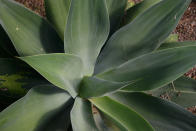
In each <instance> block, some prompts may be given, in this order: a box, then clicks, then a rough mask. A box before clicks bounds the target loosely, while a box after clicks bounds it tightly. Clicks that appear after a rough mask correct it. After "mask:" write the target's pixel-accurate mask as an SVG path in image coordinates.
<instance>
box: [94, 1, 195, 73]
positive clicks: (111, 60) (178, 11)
mask: <svg viewBox="0 0 196 131" xmlns="http://www.w3.org/2000/svg"><path fill="white" fill-rule="evenodd" d="M190 1H191V0H163V1H161V2H159V3H158V4H156V5H154V6H152V7H151V8H149V9H148V10H146V11H145V12H144V13H142V14H140V15H139V16H138V17H137V18H136V19H135V20H134V21H133V22H131V23H130V24H128V25H127V26H125V27H123V28H121V29H120V30H118V31H117V32H116V33H115V34H114V35H113V36H112V37H111V38H110V39H109V41H108V43H107V44H106V46H105V47H104V49H103V51H102V53H101V54H100V56H99V59H98V62H97V65H96V69H95V73H96V74H97V73H99V72H102V71H104V70H106V69H108V68H111V67H116V66H118V65H120V64H122V63H124V62H126V61H128V60H130V59H132V58H135V57H137V56H140V55H143V54H146V53H149V52H152V51H154V50H155V49H157V48H158V47H159V46H160V45H161V43H162V42H163V41H164V40H165V39H166V38H167V37H168V36H169V34H170V33H171V32H172V31H173V29H174V28H175V26H176V25H177V23H178V21H179V20H180V18H181V16H182V15H183V13H184V11H185V10H186V8H187V6H188V5H189V3H190Z"/></svg>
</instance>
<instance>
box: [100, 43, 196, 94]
mask: <svg viewBox="0 0 196 131" xmlns="http://www.w3.org/2000/svg"><path fill="white" fill-rule="evenodd" d="M195 57H196V46H188V47H181V48H172V49H167V50H162V51H156V52H154V53H149V54H146V55H143V56H141V57H137V58H135V59H132V60H129V61H128V62H126V63H124V64H122V65H120V66H119V67H117V68H114V69H111V70H109V71H106V72H104V73H102V74H99V75H97V76H98V77H99V78H102V79H105V80H109V81H115V82H132V83H130V84H128V85H127V86H126V87H124V88H123V90H126V91H144V90H151V89H154V88H159V87H163V86H165V85H167V84H169V83H170V82H172V81H174V80H176V79H177V78H178V77H180V76H182V75H183V74H184V73H186V72H187V71H188V70H189V69H191V68H192V67H193V66H194V65H195V64H196V59H195ZM185 63H186V64H185ZM133 81H134V82H133Z"/></svg>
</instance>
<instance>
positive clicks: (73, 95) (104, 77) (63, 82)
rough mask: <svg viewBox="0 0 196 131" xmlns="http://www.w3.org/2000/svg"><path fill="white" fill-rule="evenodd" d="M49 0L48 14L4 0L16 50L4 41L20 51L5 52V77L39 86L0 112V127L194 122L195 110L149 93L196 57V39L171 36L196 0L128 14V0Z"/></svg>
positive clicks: (179, 125)
mask: <svg viewBox="0 0 196 131" xmlns="http://www.w3.org/2000/svg"><path fill="white" fill-rule="evenodd" d="M45 2H46V13H47V14H46V15H47V20H46V19H44V18H42V17H40V16H38V15H36V14H34V13H33V12H31V11H29V10H28V9H26V8H24V7H23V6H21V5H19V4H17V3H15V2H13V1H10V0H0V22H1V25H2V27H3V29H4V30H5V31H6V33H7V34H8V36H9V38H10V40H11V41H12V43H13V45H14V47H15V49H16V51H17V53H16V51H15V50H14V49H13V48H10V47H9V48H2V49H4V50H3V51H4V52H9V53H10V54H11V53H16V54H11V55H7V54H6V53H2V57H1V63H2V64H1V65H3V64H4V66H2V67H4V68H1V72H2V73H1V75H0V76H1V79H2V81H1V85H3V84H4V86H5V88H8V85H6V84H5V82H6V80H9V78H7V77H10V76H11V77H12V76H13V75H14V83H13V85H14V86H15V85H16V84H17V83H20V84H19V86H18V87H16V88H17V89H21V90H22V89H23V88H24V85H23V84H25V85H26V84H28V85H30V88H31V87H33V88H32V89H31V90H30V91H29V92H28V93H27V95H25V96H24V97H23V98H21V99H20V100H18V101H16V102H15V103H14V104H12V105H11V106H9V107H8V108H7V109H5V110H4V111H2V112H1V113H0V130H2V131H10V130H16V131H21V130H71V128H72V130H76V131H78V130H80V131H88V130H89V131H91V130H137V131H138V130H190V131H191V130H195V128H196V125H195V122H196V117H195V116H194V115H193V114H191V113H190V112H188V111H186V110H185V109H184V108H182V107H181V106H178V105H176V104H174V103H171V102H168V101H165V100H162V99H160V98H157V97H153V96H150V95H148V94H146V93H142V92H146V91H149V90H150V93H151V94H155V93H154V92H156V91H154V90H155V89H158V88H161V87H164V86H166V85H168V84H170V83H171V82H173V81H175V80H176V79H177V78H179V77H181V76H182V75H183V74H184V73H185V72H187V71H188V70H189V69H190V68H191V67H193V66H194V65H195V64H196V59H195V56H196V53H195V50H196V47H195V42H186V43H175V44H174V43H166V42H165V40H166V39H167V38H168V36H169V35H170V33H171V32H172V31H173V29H174V28H175V26H176V25H177V23H178V21H179V19H180V17H181V16H182V15H183V12H184V11H185V10H186V8H187V6H188V5H189V3H190V0H186V1H185V0H163V1H156V2H155V1H154V0H152V1H148V2H145V1H144V2H145V3H143V6H141V7H140V6H137V7H138V8H137V9H135V11H134V12H133V14H132V13H131V12H129V11H127V12H129V13H127V17H126V19H125V21H123V22H122V21H121V19H123V16H124V10H125V8H126V3H127V1H126V0H123V1H119V0H106V1H105V0H93V1H92V0H86V1H79V0H72V1H69V0H58V1H53V0H46V1H45ZM130 10H132V8H130ZM135 12H137V13H135ZM128 16H129V17H128ZM131 16H133V17H131ZM122 24H127V25H125V26H123V27H122V28H121V25H122ZM4 34H5V32H4ZM5 37H6V36H5ZM5 37H3V38H5ZM1 41H3V40H1ZM63 41H64V42H63ZM5 43H6V44H5ZM9 43H10V42H9ZM4 44H5V45H4ZM7 45H8V44H7V40H6V42H3V44H2V47H5V46H7ZM9 45H10V44H9ZM10 46H11V45H10ZM5 49H9V51H5ZM11 49H13V50H11ZM18 55H19V57H12V56H18ZM5 57H6V58H5ZM21 60H22V61H24V62H26V63H27V64H28V65H30V66H31V67H32V68H33V69H35V70H36V71H37V72H39V73H40V74H41V75H42V76H43V77H44V78H46V79H47V80H48V81H49V82H47V81H46V80H45V79H44V78H42V77H41V76H40V75H38V74H37V73H36V72H35V71H34V70H33V69H32V68H30V66H28V65H27V64H25V63H24V62H22V61H21ZM9 61H16V62H15V63H12V62H9ZM185 63H186V64H185ZM13 65H14V66H13ZM15 67H17V68H16V69H15ZM24 67H26V68H27V69H26V68H24ZM5 69H7V70H5ZM31 72H32V73H31ZM156 72H159V73H156ZM16 74H17V76H16V77H15V75H16ZM32 74H33V75H32ZM2 76H3V77H2ZM5 76H6V77H5ZM34 76H35V77H34ZM22 80H26V81H22ZM9 82H10V80H9ZM29 83H30V84H29ZM31 83H33V84H34V85H33V86H32V84H31ZM174 83H175V82H174ZM14 86H10V89H12V88H13V87H14ZM28 87H29V86H28ZM8 89H9V88H8ZM151 90H153V91H151ZM19 92H20V93H21V92H22V93H23V91H19ZM147 93H148V92H147ZM155 95H156V94H155ZM21 123H24V124H22V125H21ZM10 125H11V126H10Z"/></svg>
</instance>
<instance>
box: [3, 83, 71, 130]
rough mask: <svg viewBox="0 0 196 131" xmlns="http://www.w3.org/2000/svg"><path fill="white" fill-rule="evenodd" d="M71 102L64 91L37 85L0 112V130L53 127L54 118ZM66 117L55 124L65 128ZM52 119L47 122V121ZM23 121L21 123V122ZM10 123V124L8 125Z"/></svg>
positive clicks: (62, 113)
mask: <svg viewBox="0 0 196 131" xmlns="http://www.w3.org/2000/svg"><path fill="white" fill-rule="evenodd" d="M70 104H72V99H71V96H69V94H67V93H66V92H65V91H63V90H61V89H59V88H56V87H54V86H39V87H36V88H33V89H31V90H30V91H29V92H28V94H27V95H26V96H25V97H23V98H22V99H20V100H18V101H16V102H15V103H14V104H12V105H11V106H9V107H8V108H7V109H6V110H4V111H2V112H1V113H0V130H1V131H13V130H14V131H34V130H36V131H43V130H44V129H47V128H48V129H50V127H51V128H53V126H54V125H53V124H54V123H55V121H54V120H55V119H56V117H57V116H58V117H57V118H60V116H62V115H64V117H65V118H66V117H69V115H67V116H65V113H64V111H65V110H67V109H66V108H68V107H69V106H70ZM67 111H68V110H67ZM66 120H68V119H65V120H64V121H58V122H60V123H59V124H58V125H55V126H56V128H55V130H57V129H62V126H63V127H64V128H63V129H65V125H66V123H67V121H66ZM50 121H54V123H52V124H49V123H48V122H50ZM21 123H23V124H21ZM10 125H11V126H10Z"/></svg>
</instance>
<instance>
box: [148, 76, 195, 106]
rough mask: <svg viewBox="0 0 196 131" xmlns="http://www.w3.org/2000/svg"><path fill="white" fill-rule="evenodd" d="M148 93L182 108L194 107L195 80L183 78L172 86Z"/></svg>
mask: <svg viewBox="0 0 196 131" xmlns="http://www.w3.org/2000/svg"><path fill="white" fill-rule="evenodd" d="M148 93H150V94H152V95H154V96H157V97H163V98H166V99H168V100H170V101H173V102H175V103H177V104H179V105H181V106H183V107H192V106H195V105H196V80H194V79H191V78H188V77H185V76H183V77H180V78H179V79H177V80H176V81H174V82H173V83H172V84H169V85H167V86H165V87H162V88H160V89H155V90H152V91H149V92H148Z"/></svg>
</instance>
